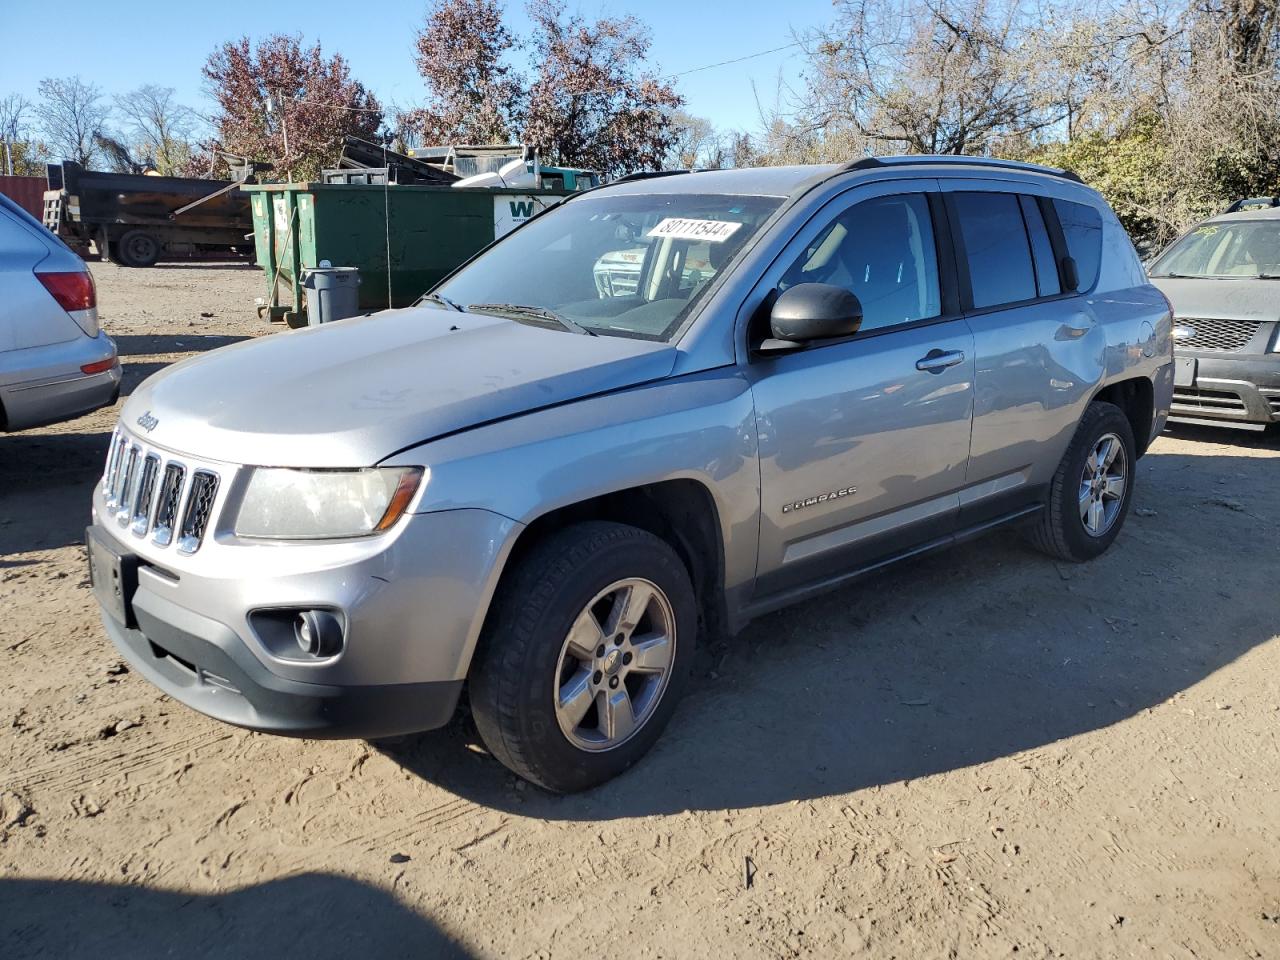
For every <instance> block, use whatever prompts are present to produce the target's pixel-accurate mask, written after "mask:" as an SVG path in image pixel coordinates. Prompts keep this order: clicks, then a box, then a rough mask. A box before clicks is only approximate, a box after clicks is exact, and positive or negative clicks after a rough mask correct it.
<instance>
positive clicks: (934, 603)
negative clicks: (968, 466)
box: [379, 455, 1280, 820]
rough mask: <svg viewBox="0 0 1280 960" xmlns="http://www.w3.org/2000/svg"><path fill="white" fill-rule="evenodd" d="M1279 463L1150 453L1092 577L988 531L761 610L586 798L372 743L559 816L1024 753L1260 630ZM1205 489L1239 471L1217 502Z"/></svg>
mask: <svg viewBox="0 0 1280 960" xmlns="http://www.w3.org/2000/svg"><path fill="white" fill-rule="evenodd" d="M1275 466H1276V464H1275V462H1274V458H1249V457H1203V456H1194V455H1191V456H1188V455H1152V456H1150V457H1148V458H1146V459H1144V460H1143V461H1142V462H1141V464H1140V467H1139V471H1140V476H1139V484H1140V485H1139V487H1138V488H1137V490H1138V493H1137V500H1136V503H1135V506H1136V507H1139V508H1141V511H1142V512H1141V513H1138V512H1136V511H1135V512H1131V514H1130V517H1129V520H1128V524H1127V526H1126V528H1125V530H1124V531H1123V533H1122V535H1121V537H1120V539H1119V540H1118V541H1117V542H1116V544H1115V546H1114V547H1113V548H1112V550H1111V551H1109V552H1108V553H1107V554H1106V555H1104V556H1103V557H1101V558H1099V559H1097V560H1095V561H1093V562H1092V563H1088V564H1082V565H1074V564H1063V563H1058V562H1054V561H1051V560H1049V559H1047V558H1045V557H1043V556H1041V555H1040V554H1037V553H1035V552H1033V551H1032V550H1031V549H1030V548H1029V547H1028V546H1026V545H1024V543H1023V541H1022V539H1021V537H1020V536H1019V535H1018V534H1017V532H1016V531H1005V532H1002V533H998V534H994V535H992V536H990V537H987V538H985V539H983V540H979V541H974V542H972V543H969V544H966V545H964V546H961V547H957V548H955V549H953V550H950V551H944V552H940V553H937V554H934V555H931V556H928V557H924V558H921V559H919V560H917V561H914V562H909V563H906V564H903V565H900V566H899V567H897V568H896V569H894V570H891V571H886V572H885V573H883V574H879V575H876V576H875V577H873V578H869V579H867V580H864V581H862V582H861V583H860V584H856V585H853V586H851V587H848V588H846V589H842V590H840V591H837V592H835V593H832V594H828V595H826V596H825V597H822V598H819V599H816V600H813V601H810V602H808V603H806V604H802V605H799V606H797V607H794V608H791V609H789V610H784V611H781V612H779V613H776V614H772V615H770V616H768V617H766V618H764V619H762V620H760V621H758V622H756V623H754V624H752V625H751V626H750V627H749V628H748V629H747V630H746V631H744V633H743V634H741V635H740V636H738V637H737V638H735V639H734V640H732V641H731V642H730V643H729V644H728V645H727V646H726V647H725V648H724V649H720V650H711V651H702V652H701V656H700V659H699V663H698V666H697V668H696V670H695V678H694V682H693V683H692V684H691V689H690V693H689V695H687V697H686V699H685V701H684V703H683V704H682V705H681V707H680V709H679V710H678V711H677V712H676V715H675V717H674V719H673V721H672V723H671V725H670V726H669V727H668V729H667V731H666V733H665V734H664V735H663V737H662V739H661V740H660V741H659V742H658V744H657V746H656V747H655V749H654V750H653V752H652V753H651V754H650V756H649V757H647V758H646V759H645V760H644V761H643V762H642V763H641V765H640V766H639V767H637V768H635V769H633V770H631V771H629V772H628V773H627V774H625V775H624V776H622V777H620V778H618V779H617V780H615V781H613V782H612V783H609V784H606V785H604V786H603V787H601V788H599V789H597V790H594V791H591V792H589V793H586V794H583V795H579V796H572V797H554V796H551V795H548V794H545V793H543V792H541V791H537V790H533V789H528V790H522V791H516V790H514V789H513V780H512V778H511V777H510V775H509V774H507V773H506V771H505V770H504V769H503V768H501V767H500V766H499V765H498V764H497V763H496V762H485V763H475V762H466V760H465V759H464V757H465V750H466V749H467V747H468V744H469V743H472V744H473V745H474V739H475V738H474V733H473V731H472V727H471V725H470V724H469V723H468V722H465V721H460V722H457V723H455V724H454V725H452V726H451V727H449V728H446V729H445V730H443V731H439V732H437V733H434V734H429V735H426V736H423V737H421V738H417V739H407V740H404V741H401V742H399V743H392V744H385V745H380V747H379V749H381V750H383V752H385V753H386V754H387V755H388V756H390V757H392V758H393V759H394V760H396V761H397V762H398V763H400V764H401V765H402V766H403V767H404V768H405V769H407V770H409V771H412V772H413V773H416V774H417V775H419V776H421V777H423V778H425V779H427V780H429V781H431V782H434V783H437V784H439V785H440V786H442V787H444V788H446V789H448V790H450V791H453V792H455V793H458V794H460V795H462V796H465V797H467V798H468V799H470V800H473V801H475V802H477V803H481V804H484V805H486V806H491V807H497V808H504V809H510V810H512V811H518V812H519V813H520V814H521V815H523V816H533V817H541V818H544V819H557V820H558V819H568V820H573V819H587V820H590V819H612V818H615V817H633V816H644V815H652V814H667V813H674V812H679V811H682V810H685V809H704V810H706V809H710V810H717V809H733V808H742V807H751V806H759V805H769V804H777V803H783V802H787V801H793V800H805V799H810V798H816V797H820V796H827V795H831V794H841V793H848V792H851V791H855V790H859V789H862V788H866V787H871V786H875V785H879V784H886V783H892V782H898V781H904V780H913V779H916V778H919V777H926V776H929V775H931V774H936V773H941V772H945V771H950V770H955V769H958V768H963V767H968V766H972V765H975V764H979V763H983V762H985V761H989V760H993V759H996V758H999V757H1008V756H1015V755H1018V754H1020V753H1023V752H1025V751H1029V750H1035V749H1037V748H1040V747H1043V746H1045V745H1047V744H1052V743H1055V742H1057V741H1060V740H1063V739H1066V738H1069V737H1073V736H1076V735H1078V734H1082V733H1086V732H1089V731H1092V730H1097V729H1101V728H1104V727H1107V726H1109V725H1111V724H1115V723H1118V722H1121V721H1123V720H1125V719H1127V718H1130V717H1132V716H1134V715H1135V714H1138V713H1140V712H1141V711H1143V710H1145V709H1147V708H1150V707H1155V706H1157V705H1159V704H1162V703H1164V702H1165V701H1167V700H1169V699H1170V698H1171V697H1174V696H1176V695H1178V694H1179V693H1181V692H1182V691H1185V690H1186V689H1187V688H1188V687H1190V686H1192V685H1194V684H1195V683H1197V682H1198V681H1200V680H1202V679H1203V678H1205V677H1207V676H1209V675H1210V674H1212V673H1213V672H1215V671H1216V670H1219V669H1220V668H1222V667H1224V666H1226V665H1227V664H1229V663H1231V662H1232V661H1234V660H1236V659H1237V658H1238V657H1240V656H1241V655H1243V654H1245V653H1246V652H1248V651H1249V650H1250V649H1252V648H1253V647H1255V646H1257V645H1259V644H1262V643H1265V642H1266V641H1268V640H1269V639H1271V638H1272V637H1273V636H1275V635H1276V633H1277V630H1278V629H1280V627H1278V624H1280V599H1275V598H1276V593H1275V589H1274V572H1275V570H1276V569H1280V537H1277V536H1276V534H1277V533H1280V530H1278V529H1277V528H1280V499H1277V498H1274V497H1273V496H1272V495H1271V494H1270V493H1269V492H1267V491H1268V488H1269V487H1270V481H1268V480H1267V478H1268V477H1269V476H1270V473H1269V471H1271V470H1274V469H1275ZM1218 476H1228V477H1236V478H1242V479H1237V480H1236V481H1235V487H1234V489H1233V494H1232V496H1231V497H1229V498H1228V497H1223V496H1219V495H1218V493H1217V492H1218V491H1221V490H1222V489H1223V487H1221V486H1217V485H1216V484H1215V483H1214V481H1213V479H1211V478H1214V477H1218ZM1260 528H1263V529H1266V530H1268V531H1270V533H1269V534H1268V535H1267V536H1258V531H1259V529H1260ZM1219 539H1220V540H1221V541H1222V542H1230V543H1231V544H1232V549H1230V550H1223V551H1218V552H1215V553H1214V555H1213V560H1212V563H1211V564H1204V563H1200V562H1196V561H1195V559H1194V557H1193V556H1192V557H1189V555H1188V550H1187V545H1188V543H1193V544H1195V543H1199V544H1204V545H1209V544H1212V543H1214V542H1215V540H1219Z"/></svg>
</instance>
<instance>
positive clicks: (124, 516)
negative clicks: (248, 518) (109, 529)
mask: <svg viewBox="0 0 1280 960" xmlns="http://www.w3.org/2000/svg"><path fill="white" fill-rule="evenodd" d="M102 493H103V497H104V499H105V501H106V507H107V514H108V515H107V516H106V517H103V520H104V521H106V520H108V519H114V520H115V521H116V523H118V524H119V525H120V526H121V527H124V528H126V529H127V530H129V531H130V532H131V533H132V534H133V535H134V536H137V537H145V536H147V534H151V540H152V542H153V543H154V544H156V546H159V547H167V546H169V545H170V544H172V543H173V542H174V540H175V538H176V540H177V549H178V552H179V553H195V552H196V551H197V550H199V549H200V544H201V543H202V542H203V541H204V536H205V533H206V532H207V531H208V529H209V523H210V521H211V520H212V518H213V506H214V501H215V499H216V498H217V495H218V475H217V474H216V473H215V472H214V471H212V470H210V469H208V468H205V467H196V468H192V467H191V466H190V465H188V464H187V463H186V462H184V461H182V460H178V459H175V458H172V457H169V456H168V455H167V454H164V453H163V452H161V451H160V450H154V449H150V448H148V447H147V446H145V445H144V444H142V443H140V442H139V441H137V440H134V439H132V438H130V437H129V436H127V435H126V434H125V433H124V432H123V431H122V430H119V429H117V430H116V432H115V434H114V435H113V436H112V438H111V449H110V451H109V452H108V453H107V468H106V470H105V471H104V472H103V475H102Z"/></svg>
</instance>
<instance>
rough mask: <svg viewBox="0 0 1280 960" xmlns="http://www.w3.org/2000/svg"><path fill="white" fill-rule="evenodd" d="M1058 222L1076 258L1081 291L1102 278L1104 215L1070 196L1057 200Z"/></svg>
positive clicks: (1055, 203) (1055, 205) (1055, 206)
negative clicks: (1100, 275) (1099, 269)
mask: <svg viewBox="0 0 1280 960" xmlns="http://www.w3.org/2000/svg"><path fill="white" fill-rule="evenodd" d="M1053 207H1054V209H1055V210H1056V211H1057V212H1058V222H1059V223H1061V224H1062V233H1063V235H1064V236H1065V237H1066V240H1067V252H1068V253H1069V254H1070V255H1071V259H1073V260H1074V261H1075V262H1076V272H1077V273H1078V274H1079V275H1080V287H1079V289H1080V290H1081V291H1084V290H1089V289H1091V288H1092V287H1093V285H1094V284H1095V283H1097V282H1098V264H1099V262H1100V261H1101V260H1102V216H1101V215H1100V214H1099V213H1098V211H1097V210H1095V209H1094V208H1093V207H1090V206H1087V205H1086V204H1083V203H1072V202H1071V201H1070V200H1054V201H1053Z"/></svg>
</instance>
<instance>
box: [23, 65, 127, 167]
mask: <svg viewBox="0 0 1280 960" xmlns="http://www.w3.org/2000/svg"><path fill="white" fill-rule="evenodd" d="M39 89H40V103H39V104H38V105H37V107H36V115H37V116H38V117H39V119H40V126H41V129H42V130H43V132H44V136H45V139H46V140H47V141H48V143H49V148H50V150H51V151H52V152H53V154H54V155H55V156H57V157H59V158H61V159H64V160H74V161H75V162H76V163H79V164H81V165H83V166H86V167H88V166H91V165H92V163H93V161H94V160H95V159H97V157H98V148H97V146H96V144H94V142H93V135H94V134H95V133H98V132H99V131H100V130H101V129H102V128H103V126H105V124H106V122H107V118H108V117H109V116H110V109H109V107H108V106H107V105H106V104H105V103H104V102H103V99H102V91H101V90H100V89H99V88H98V87H97V86H95V85H94V84H92V83H87V82H85V81H84V80H81V79H80V78H79V77H78V76H76V77H52V78H46V79H44V80H41V81H40V88H39Z"/></svg>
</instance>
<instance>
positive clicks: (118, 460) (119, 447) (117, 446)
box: [106, 436, 129, 507]
mask: <svg viewBox="0 0 1280 960" xmlns="http://www.w3.org/2000/svg"><path fill="white" fill-rule="evenodd" d="M128 447H129V441H128V440H127V439H125V437H124V436H120V437H119V438H118V439H117V440H115V441H114V442H113V446H112V451H111V459H110V461H109V470H110V476H109V477H108V478H107V487H106V495H107V506H108V507H115V506H116V504H117V503H118V502H119V498H120V472H121V471H122V470H123V469H124V460H125V457H124V452H125V450H126V449H128Z"/></svg>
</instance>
